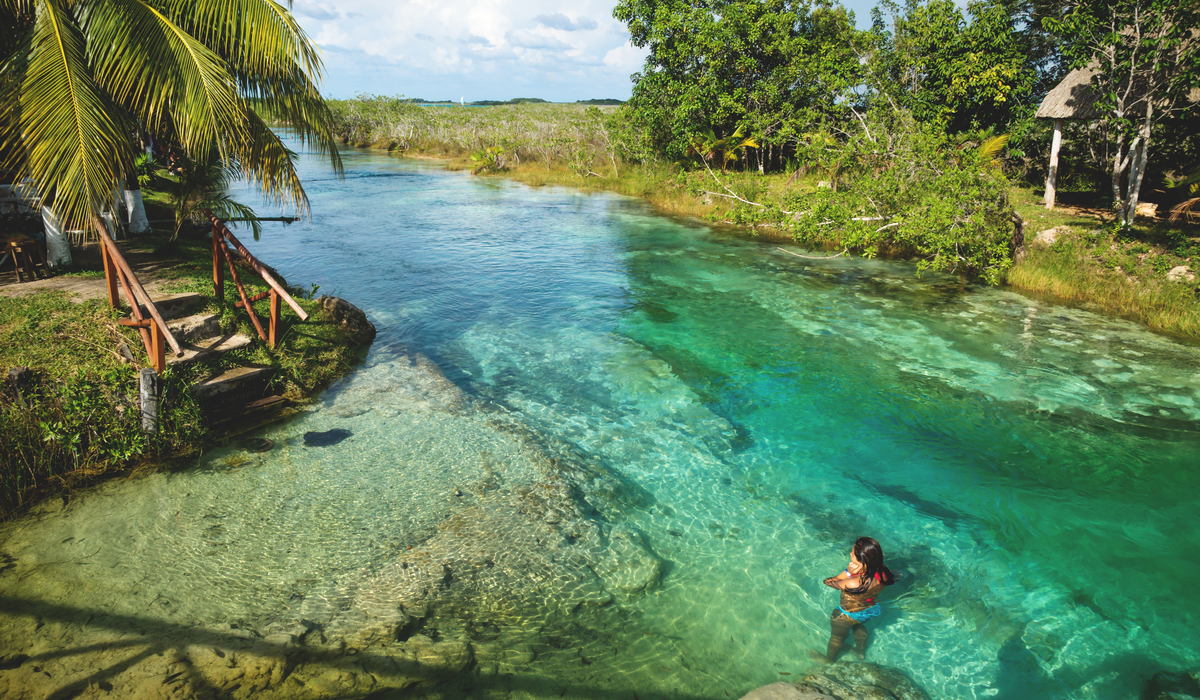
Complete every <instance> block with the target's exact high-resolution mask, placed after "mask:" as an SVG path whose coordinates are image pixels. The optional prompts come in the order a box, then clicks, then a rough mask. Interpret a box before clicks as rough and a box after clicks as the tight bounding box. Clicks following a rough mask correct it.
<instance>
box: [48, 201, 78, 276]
mask: <svg viewBox="0 0 1200 700" xmlns="http://www.w3.org/2000/svg"><path fill="white" fill-rule="evenodd" d="M42 228H43V229H44V230H45V231H46V262H47V263H49V265H50V267H58V266H60V265H70V264H71V262H72V261H71V246H70V244H69V243H68V241H67V236H66V233H67V232H66V231H64V230H62V226H60V225H59V223H58V217H57V216H55V215H54V211H53V210H51V209H50V207H42Z"/></svg>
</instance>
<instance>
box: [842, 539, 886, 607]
mask: <svg viewBox="0 0 1200 700" xmlns="http://www.w3.org/2000/svg"><path fill="white" fill-rule="evenodd" d="M854 558H855V559H858V560H859V561H860V562H862V565H863V572H862V578H861V579H859V581H860V582H859V584H858V588H855V589H853V590H851V589H849V588H847V589H845V591H846V592H847V593H854V594H858V593H864V592H865V591H866V590H867V589H868V588H870V587H871V584H872V583H874V582H875V576H876V574H878V575H879V580H880V581H881V582H882V583H883V585H885V586H890V585H892V584H893V583H895V582H896V577H895V576H892V571H891V569H889V568H887V567H886V566H884V565H883V547H880V546H879V543H878V542H876V541H875V539H874V538H871V537H859V538H858V539H857V540H855V541H854Z"/></svg>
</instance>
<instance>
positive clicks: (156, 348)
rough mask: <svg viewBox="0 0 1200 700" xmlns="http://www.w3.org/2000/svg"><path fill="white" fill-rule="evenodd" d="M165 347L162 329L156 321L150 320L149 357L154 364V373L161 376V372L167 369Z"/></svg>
mask: <svg viewBox="0 0 1200 700" xmlns="http://www.w3.org/2000/svg"><path fill="white" fill-rule="evenodd" d="M165 345H166V343H164V342H163V333H162V328H161V327H160V326H159V325H158V322H157V321H155V320H153V319H151V320H150V346H151V353H153V354H151V355H150V360H151V362H153V364H154V371H155V372H157V373H159V374H162V373H163V370H165V369H166V368H167V351H166V348H165V347H164V346H165Z"/></svg>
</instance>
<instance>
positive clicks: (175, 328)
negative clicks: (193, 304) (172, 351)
mask: <svg viewBox="0 0 1200 700" xmlns="http://www.w3.org/2000/svg"><path fill="white" fill-rule="evenodd" d="M167 327H168V328H170V329H171V335H173V336H175V340H178V341H179V342H184V341H190V340H195V339H197V338H211V337H213V336H215V335H218V334H219V333H220V332H221V314H195V315H192V316H184V317H183V318H177V319H175V320H173V321H167Z"/></svg>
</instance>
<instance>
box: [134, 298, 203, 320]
mask: <svg viewBox="0 0 1200 700" xmlns="http://www.w3.org/2000/svg"><path fill="white" fill-rule="evenodd" d="M150 298H151V299H153V300H154V306H155V307H157V308H158V313H160V314H162V317H163V320H164V321H169V320H170V319H173V318H179V317H181V316H184V315H186V314H187V313H188V312H190V311H191V310H192V309H195V308H197V307H200V306H203V305H204V304H205V303H206V301H207V300H206V299H205V297H204V296H202V295H200V294H196V293H195V292H186V293H184V294H159V295H152V296H151V297H150ZM142 315H143V316H149V315H150V312H148V311H146V308H145V307H142Z"/></svg>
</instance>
